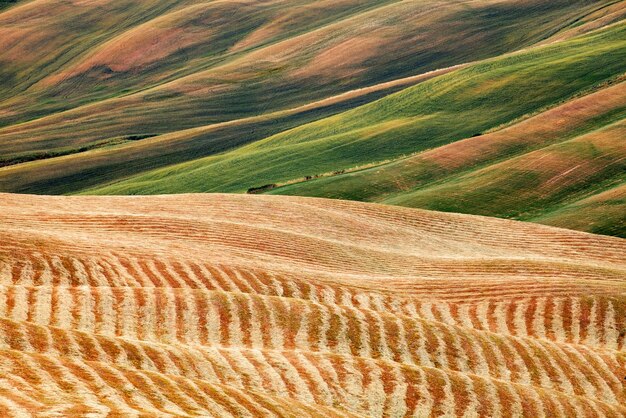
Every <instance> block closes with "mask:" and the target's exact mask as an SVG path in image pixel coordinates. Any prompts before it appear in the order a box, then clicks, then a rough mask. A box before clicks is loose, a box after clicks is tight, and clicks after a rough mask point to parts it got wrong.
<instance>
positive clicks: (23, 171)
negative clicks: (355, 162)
mask: <svg viewBox="0 0 626 418" xmlns="http://www.w3.org/2000/svg"><path fill="white" fill-rule="evenodd" d="M625 4H626V3H625V2H615V1H600V2H589V1H582V0H581V1H574V2H572V1H569V0H568V1H552V2H546V1H543V0H523V1H520V0H516V1H504V2H503V1H495V0H491V1H480V2H476V1H458V2H447V1H446V2H440V1H427V2H424V1H419V2H417V1H401V2H398V1H374V0H368V1H363V0H344V1H339V2H337V1H332V2H331V1H325V2H319V1H304V0H301V1H289V2H287V1H278V0H271V1H214V2H200V1H192V0H187V1H174V0H168V1H164V0H159V1H155V0H150V1H149V0H142V1H133V2H111V1H101V2H100V1H99V2H77V6H71V5H70V4H69V3H67V2H61V1H58V0H37V1H32V2H25V3H21V2H19V3H18V4H17V5H16V6H14V7H11V8H9V9H8V10H5V11H4V12H3V13H1V14H0V28H2V32H1V33H0V39H5V41H4V42H5V45H4V46H5V47H4V48H2V49H1V50H0V51H1V52H0V73H2V74H4V75H3V76H2V77H3V80H5V81H4V82H3V83H2V86H3V88H5V89H6V91H5V93H4V95H3V96H4V99H2V94H0V126H3V127H2V128H0V157H1V158H0V161H1V164H2V165H10V167H8V168H6V169H3V170H1V171H0V189H1V190H3V191H9V192H28V193H54V194H60V193H74V192H78V191H82V190H85V189H88V188H92V187H96V186H101V185H104V184H108V183H110V182H113V181H117V180H120V179H125V178H128V177H131V176H135V175H138V174H140V173H144V172H147V171H150V170H152V169H155V168H158V167H169V166H172V165H173V164H175V163H184V162H187V161H194V160H197V159H198V158H201V157H205V156H210V155H215V154H218V153H223V152H226V151H229V150H233V149H236V148H238V147H241V146H243V145H245V144H249V143H254V142H255V141H260V140H263V139H265V138H268V137H271V136H272V135H274V134H278V133H280V132H284V131H286V130H289V129H291V128H294V127H297V126H301V125H306V123H307V122H311V121H314V120H319V119H322V118H324V117H328V116H330V115H333V114H336V113H339V112H342V111H346V110H349V109H351V108H354V107H356V106H359V105H363V104H364V103H367V102H371V101H373V100H375V99H379V98H380V97H382V96H384V95H388V94H389V93H393V92H395V91H398V90H400V89H401V88H402V87H407V85H410V84H415V83H418V82H420V81H423V80H424V79H427V78H429V77H428V74H429V72H430V71H437V70H441V71H443V72H445V71H446V69H447V68H448V67H451V66H452V67H453V66H456V65H463V64H467V63H470V62H473V61H478V60H482V59H486V58H489V57H494V56H498V55H500V54H503V53H507V52H511V51H514V50H517V49H520V48H527V47H530V46H532V45H535V44H537V43H542V42H550V41H551V40H554V41H561V40H563V39H569V38H570V37H571V36H574V35H579V34H580V33H585V32H588V31H592V30H597V29H598V27H600V28H601V27H604V26H606V25H609V24H611V23H613V22H615V21H619V19H620V18H621V14H622V12H624V10H625V8H624V5H625ZM42 11H45V13H42ZM103 15H104V16H107V19H101V16H103ZM75 26H76V27H75ZM68 28H71V29H72V30H68ZM44 40H45V42H44ZM61 45H63V47H61ZM146 45H152V46H151V47H147V46H146ZM154 45H159V47H158V48H156V47H154ZM348 52H349V53H348ZM616 58H619V56H617V57H616ZM609 64H610V63H609ZM613 64H614V63H613ZM452 69H454V68H452ZM612 70H615V69H614V68H612ZM439 74H440V73H434V74H432V73H431V75H432V76H434V75H439ZM420 75H424V76H422V77H420ZM587 81H590V80H587ZM389 83H391V84H389ZM377 86H380V87H377ZM363 88H369V89H373V90H374V91H371V90H367V91H365V92H363V91H362V90H360V89H363ZM338 95H339V96H340V99H337V98H336V96H338ZM341 95H344V96H341ZM328 99H331V100H330V101H331V102H332V104H330V105H329V104H328V103H327V100H328ZM320 102H321V103H320ZM363 152H365V151H363ZM29 161H32V162H31V163H29ZM314 169H316V167H311V168H310V170H314ZM337 169H339V167H337ZM311 174H315V173H311ZM223 189H224V190H223V191H226V187H224V188H223ZM176 191H177V192H184V191H197V188H193V189H192V188H191V187H188V188H180V189H179V190H176ZM244 191H245V190H244Z"/></svg>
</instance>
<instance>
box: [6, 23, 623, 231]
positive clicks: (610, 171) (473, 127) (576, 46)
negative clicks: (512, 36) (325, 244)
mask: <svg viewBox="0 0 626 418" xmlns="http://www.w3.org/2000/svg"><path fill="white" fill-rule="evenodd" d="M625 30H626V25H625V24H622V23H620V24H616V25H613V26H611V27H609V28H606V29H604V30H600V31H596V32H594V33H592V34H588V35H585V36H582V37H578V38H575V39H571V40H568V41H564V42H559V43H555V44H551V45H547V46H541V47H536V48H530V49H528V50H526V51H522V52H519V53H514V54H511V55H508V56H503V57H498V58H494V59H490V60H486V61H484V62H480V63H476V64H472V65H470V66H467V67H464V68H458V69H455V70H453V71H451V72H449V73H447V74H444V75H439V76H437V77H435V78H431V79H429V80H426V81H424V82H422V83H420V84H418V85H416V86H414V87H410V88H407V89H405V90H403V91H401V92H399V93H395V94H391V95H389V96H387V97H385V98H383V99H380V100H378V101H375V102H373V103H371V104H367V105H363V106H360V107H358V108H356V109H353V110H350V111H347V112H344V113H341V114H338V115H336V116H332V117H329V118H325V119H321V120H319V121H316V122H312V123H309V124H305V125H302V126H299V127H296V128H293V129H290V130H287V131H285V132H282V133H280V134H277V135H274V136H271V137H268V138H266V139H263V140H259V141H255V142H253V143H251V144H249V145H246V146H243V147H240V148H237V149H235V150H232V151H228V152H225V153H222V154H219V155H215V156H210V157H206V158H203V159H199V160H194V161H191V162H187V163H182V164H179V165H172V166H168V167H166V168H163V169H157V170H154V171H151V172H148V173H145V174H139V175H136V176H132V177H130V178H129V179H127V180H123V181H121V182H117V183H114V184H111V185H108V186H104V187H102V186H98V187H96V188H93V189H87V190H86V192H87V193H102V194H138V193H139V194H154V193H176V192H180V191H193V192H219V191H226V192H239V193H241V192H245V191H246V190H248V189H250V188H255V187H257V188H258V187H262V186H265V185H277V186H282V187H277V188H276V187H275V188H273V189H272V190H271V191H269V193H276V194H288V195H294V194H295V195H305V196H319V197H330V198H341V199H353V200H365V201H374V202H381V203H389V204H395V205H403V206H413V207H422V208H427V209H435V210H445V211H452V212H463V213H473V214H481V215H489V216H499V217H508V218H514V219H521V220H536V219H537V220H538V219H540V218H542V217H545V216H547V215H548V214H549V213H552V212H555V213H559V209H560V208H561V207H562V206H565V205H571V204H573V203H574V202H575V201H577V200H580V199H587V198H589V197H591V196H593V195H594V194H598V193H602V192H603V191H604V190H607V189H609V188H612V187H616V186H619V185H620V184H623V182H624V180H625V177H624V173H625V172H626V148H624V141H623V138H624V137H625V136H626V135H625V132H624V122H623V121H624V116H625V115H626V107H625V105H626V90H625V88H626V87H625V86H626V83H624V81H623V80H624V78H623V75H624V71H625V70H626V66H625V64H624V63H625V62H626V43H625V42H624V39H626V37H625V36H624V35H625ZM607 57H608V58H607ZM464 138H466V139H464ZM420 151H421V152H420ZM407 155H409V156H408V157H407ZM68 161H70V159H69V158H68ZM539 162H542V163H539ZM16 170H19V167H16ZM346 171H347V173H346ZM29 178H30V177H29ZM619 208H622V209H623V208H624V206H623V205H622V206H620V207H619ZM600 210H601V209H600ZM606 210H607V211H613V215H612V216H611V219H613V222H612V223H610V224H609V225H597V223H594V222H589V223H584V222H581V221H573V220H570V221H568V222H567V223H566V224H565V225H571V226H572V227H575V228H579V229H582V230H586V231H590V232H599V233H609V234H615V235H618V236H626V235H625V234H626V230H625V229H624V223H625V222H626V211H621V212H622V213H621V214H620V213H619V212H620V211H619V210H616V208H615V207H614V206H606ZM581 215H582V211H581ZM554 216H556V215H553V216H552V218H554ZM568 216H570V217H572V216H573V213H571V212H569V215H568ZM582 216H584V215H582ZM553 221H554V222H556V223H557V224H560V223H559V221H557V220H556V219H553ZM561 225H563V224H561Z"/></svg>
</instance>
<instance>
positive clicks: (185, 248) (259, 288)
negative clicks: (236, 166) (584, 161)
mask: <svg viewBox="0 0 626 418" xmlns="http://www.w3.org/2000/svg"><path fill="white" fill-rule="evenodd" d="M0 225H2V228H1V230H0V415H1V416H16V417H20V416H107V415H108V416H155V415H157V416H250V417H257V416H292V417H303V416H332V417H334V416H346V417H355V416H363V417H403V416H417V417H424V416H468V417H471V416H489V417H508V416H528V417H541V416H544V417H552V416H564V417H566V416H567V417H573V416H581V417H582V416H589V417H598V416H600V417H604V416H606V417H621V416H625V415H626V407H625V405H626V380H625V378H626V351H625V350H626V262H625V261H624V254H626V241H624V240H622V239H618V238H610V237H601V236H595V235H591V234H585V233H579V232H574V231H566V230H561V229H556V228H551V227H545V226H540V225H533V224H524V223H519V222H514V221H507V220H497V219H489V218H483V217H477V216H469V215H456V214H445V213H437V212H429V211H422V210H413V209H406V208H397V207H387V206H380V205H374V204H363V203H355V202H344V201H326V200H322V199H309V198H297V197H276V196H241V195H189V196H183V197H181V196H152V197H35V196H18V195H8V194H4V195H0Z"/></svg>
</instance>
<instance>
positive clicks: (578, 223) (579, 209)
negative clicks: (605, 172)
mask: <svg viewBox="0 0 626 418" xmlns="http://www.w3.org/2000/svg"><path fill="white" fill-rule="evenodd" d="M532 221H533V222H539V223H542V224H546V225H554V226H559V227H562V228H570V229H578V230H581V231H590V232H594V233H596V234H606V235H615V236H618V237H622V238H624V237H626V182H625V181H624V180H622V183H621V185H619V186H617V187H614V188H611V189H609V190H607V191H605V192H602V193H598V194H594V195H592V196H589V197H585V198H583V199H580V200H577V201H574V202H568V203H567V204H564V205H562V206H560V207H557V208H556V209H554V210H552V211H550V212H548V213H546V214H544V215H541V216H538V217H536V218H533V219H532Z"/></svg>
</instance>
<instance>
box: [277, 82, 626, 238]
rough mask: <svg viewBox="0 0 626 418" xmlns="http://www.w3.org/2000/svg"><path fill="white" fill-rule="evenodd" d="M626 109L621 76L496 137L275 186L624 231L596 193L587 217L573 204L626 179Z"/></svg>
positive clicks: (614, 208)
mask: <svg viewBox="0 0 626 418" xmlns="http://www.w3.org/2000/svg"><path fill="white" fill-rule="evenodd" d="M625 115H626V83H623V82H621V83H618V84H616V85H614V86H610V87H607V88H603V89H601V90H600V91H598V92H596V93H592V94H589V95H586V96H584V97H581V98H578V99H575V100H572V101H570V102H567V103H566V104H563V105H561V106H557V107H555V108H553V109H550V110H548V111H546V112H543V113H541V114H539V115H537V116H534V117H532V118H529V119H526V120H524V121H523V122H521V123H517V124H514V125H512V126H510V127H508V128H505V129H500V130H497V131H495V132H493V133H489V134H486V135H481V136H478V137H473V138H469V139H466V140H463V141H458V142H455V143H452V144H449V145H447V146H443V147H438V148H435V149H433V150H429V151H425V152H422V153H419V154H417V155H415V156H412V157H409V158H405V159H401V160H398V161H395V162H392V163H389V164H385V165H381V166H377V167H373V168H371V169H367V170H361V171H357V172H354V173H348V174H345V175H338V176H331V177H326V178H322V179H319V180H315V181H310V182H301V183H297V184H293V185H290V186H286V187H283V188H279V189H276V190H275V191H273V192H275V193H284V194H303V195H315V196H323V197H333V198H349V199H355V200H368V201H378V202H385V203H391V204H399V205H404V206H414V207H424V208H430V209H437V210H447V211H455V212H464V213H476V214H483V215H491V216H500V217H512V218H517V219H524V220H533V221H534V220H536V219H542V218H543V216H544V215H546V216H547V217H548V218H549V219H553V222H557V223H556V225H559V226H566V225H569V226H570V227H572V228H574V229H581V230H585V231H589V232H596V233H607V234H611V235H619V236H624V235H623V234H624V226H623V222H624V213H623V212H622V213H621V214H620V208H623V206H620V205H619V204H618V203H617V202H615V201H614V200H610V201H607V202H606V205H604V204H602V203H601V202H602V201H604V199H602V198H599V200H598V201H597V202H596V203H597V204H596V205H595V206H594V209H593V213H594V215H591V216H590V214H589V212H588V211H586V210H582V207H579V206H578V204H576V203H574V202H577V201H578V200H580V199H590V202H592V201H595V199H594V198H592V197H590V196H593V195H595V194H597V193H603V191H604V190H606V189H608V188H612V187H615V185H616V184H617V185H619V184H624V181H625V179H624V172H625V171H626V166H625V165H624V160H625V156H626V149H625V148H624V141H623V139H624V137H626V132H625V131H624V116H625ZM561 206H571V208H570V209H571V210H567V211H566V212H568V215H567V218H568V221H567V222H565V221H564V222H565V223H560V222H559V221H558V220H557V219H556V218H558V217H560V215H559V214H563V215H565V212H562V211H561V210H560V209H559V208H560V207H561ZM575 207H578V209H580V210H578V211H574V210H573V208H575ZM552 212H555V213H554V214H552ZM589 216H590V219H587V217H589ZM576 217H580V219H579V221H575V218H576ZM596 218H597V219H596ZM594 219H595V220H594Z"/></svg>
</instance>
